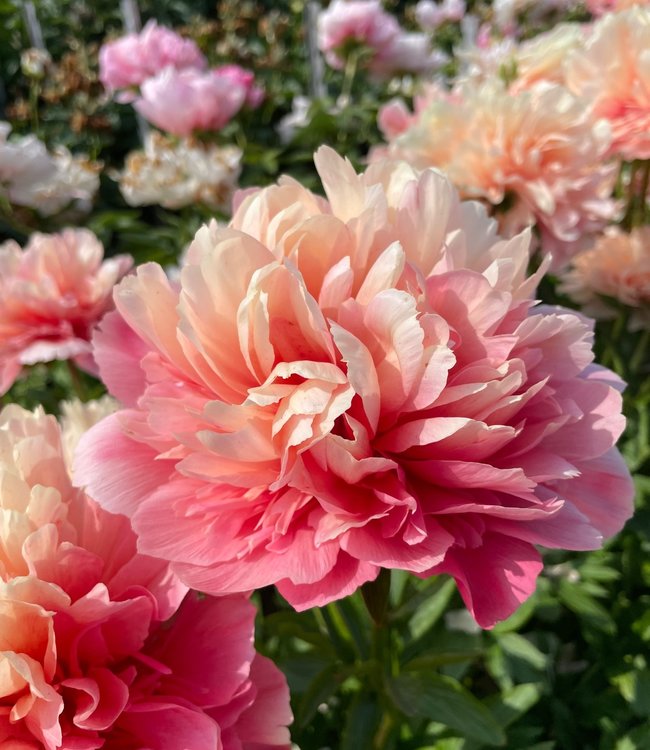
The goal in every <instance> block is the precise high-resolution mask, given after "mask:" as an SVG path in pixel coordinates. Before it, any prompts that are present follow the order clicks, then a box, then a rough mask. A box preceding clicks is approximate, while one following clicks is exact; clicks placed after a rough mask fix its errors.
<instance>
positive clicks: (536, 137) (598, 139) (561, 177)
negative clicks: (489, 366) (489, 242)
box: [373, 81, 617, 269]
mask: <svg viewBox="0 0 650 750" xmlns="http://www.w3.org/2000/svg"><path fill="white" fill-rule="evenodd" d="M609 146H610V132H609V127H608V124H607V122H606V121H605V120H594V118H593V117H592V114H591V112H590V110H589V107H588V106H587V105H586V103H585V101H584V100H581V99H578V98H576V97H574V96H573V95H572V94H570V93H569V92H568V91H567V90H566V89H565V88H563V87H562V86H559V85H555V84H549V83H544V82H543V83H538V84H536V85H533V86H532V87H531V88H530V89H527V90H522V91H517V92H509V91H507V90H506V89H505V87H504V86H502V85H501V84H499V83H498V82H494V81H493V82H491V83H484V84H479V85H472V84H468V85H466V86H465V87H464V88H462V89H459V90H456V91H455V92H453V93H452V94H450V95H447V96H444V95H441V96H439V97H438V98H437V99H435V100H433V101H432V102H431V104H430V105H429V106H428V107H425V108H424V109H422V110H421V112H420V114H419V116H416V117H414V119H413V121H412V123H411V125H410V126H409V127H408V128H407V129H406V130H403V131H402V132H401V133H398V135H397V137H396V138H394V139H393V141H392V143H391V144H390V146H389V149H388V151H389V153H391V154H393V155H395V156H399V157H401V158H405V159H407V160H408V161H409V162H410V163H412V164H414V165H415V166H417V167H419V168H424V167H426V166H436V167H440V168H442V169H444V170H445V171H447V173H448V174H449V176H450V178H451V179H452V181H453V182H454V184H455V185H457V186H458V187H459V189H460V190H461V192H462V193H463V194H464V195H465V196H468V197H473V198H481V199H484V200H486V201H488V202H489V203H490V204H492V205H493V206H495V207H499V208H498V209H497V210H498V211H499V212H500V214H499V215H500V218H501V222H502V228H503V230H504V231H505V232H506V233H507V234H508V235H512V234H514V233H516V232H518V231H520V230H521V229H522V228H523V227H525V226H527V225H530V224H533V223H536V224H537V226H538V228H539V229H540V232H541V235H542V249H543V250H544V252H546V253H552V254H553V266H554V268H556V269H557V268H560V267H562V266H563V265H565V264H566V263H567V261H568V259H569V258H570V257H571V255H572V254H575V252H577V251H578V249H581V248H582V245H581V243H583V242H584V236H585V235H586V234H588V233H593V232H596V231H599V230H601V229H602V228H603V227H604V226H605V224H606V223H607V221H609V220H611V219H612V218H613V217H614V216H615V215H616V205H615V203H614V201H613V200H612V198H611V194H612V190H613V187H614V181H615V178H616V169H617V167H616V165H615V164H609V163H606V161H605V157H606V156H607V154H608V153H609ZM373 158H374V157H373ZM504 201H506V203H507V208H506V206H502V205H501V204H503V202H504Z"/></svg>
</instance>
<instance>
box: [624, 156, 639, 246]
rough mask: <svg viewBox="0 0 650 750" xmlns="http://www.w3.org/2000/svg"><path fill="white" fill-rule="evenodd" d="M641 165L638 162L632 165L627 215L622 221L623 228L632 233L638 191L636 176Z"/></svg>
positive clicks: (626, 208) (628, 188) (628, 187)
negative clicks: (636, 189) (636, 188)
mask: <svg viewBox="0 0 650 750" xmlns="http://www.w3.org/2000/svg"><path fill="white" fill-rule="evenodd" d="M640 165H641V162H640V161H638V160H635V161H633V162H632V163H631V164H630V181H629V183H628V185H627V200H626V206H625V214H624V216H623V218H622V219H621V226H622V227H623V229H625V230H626V231H628V232H629V231H630V229H631V228H632V226H633V224H634V213H635V205H636V191H635V189H634V188H635V182H636V175H637V172H638V171H639V167H640Z"/></svg>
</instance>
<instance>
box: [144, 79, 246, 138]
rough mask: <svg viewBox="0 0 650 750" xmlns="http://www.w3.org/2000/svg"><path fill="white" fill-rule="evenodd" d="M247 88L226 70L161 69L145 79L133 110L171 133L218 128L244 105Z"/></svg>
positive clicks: (183, 134)
mask: <svg viewBox="0 0 650 750" xmlns="http://www.w3.org/2000/svg"><path fill="white" fill-rule="evenodd" d="M248 95H249V90H248V89H247V88H245V87H244V86H241V85H234V84H233V82H232V80H231V76H230V75H229V74H228V73H225V74H224V73H223V72H219V70H218V69H215V70H208V71H202V70H193V69H187V70H175V69H174V68H165V69H164V70H163V71H162V72H161V73H159V74H158V75H157V76H155V77H153V78H149V79H147V80H146V81H145V82H144V83H143V84H142V88H141V90H140V97H139V98H138V99H136V100H135V102H134V104H133V106H134V107H135V109H136V110H137V111H138V112H139V113H140V114H141V115H142V116H143V117H144V118H145V119H146V120H148V121H149V122H150V123H151V124H152V125H155V126H156V127H157V128H160V129H161V130H164V131H166V132H167V133H173V134H174V135H181V136H187V135H191V134H192V133H193V132H194V131H196V130H221V129H222V128H223V127H224V126H225V125H227V124H228V123H229V122H230V120H231V119H232V118H233V117H234V116H235V115H236V114H237V112H239V110H240V109H241V108H242V107H243V106H244V104H245V102H246V98H247V96H248Z"/></svg>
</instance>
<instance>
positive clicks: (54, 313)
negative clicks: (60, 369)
mask: <svg viewBox="0 0 650 750" xmlns="http://www.w3.org/2000/svg"><path fill="white" fill-rule="evenodd" d="M103 255H104V248H103V247H102V245H101V243H100V242H99V240H98V239H97V237H95V235H94V234H93V233H92V232H90V231H88V230H86V229H67V230H65V231H63V232H61V233H60V234H53V235H47V234H34V235H32V236H31V238H30V240H29V242H28V244H27V245H26V247H25V248H24V249H21V248H20V246H19V245H18V244H17V243H16V242H14V241H8V242H5V243H4V244H2V245H0V299H1V300H2V305H0V393H5V392H6V391H7V390H8V389H9V388H10V387H11V385H12V384H13V382H14V381H15V379H16V378H17V377H18V375H19V374H20V371H21V369H22V367H23V366H24V365H32V364H35V363H36V362H49V361H51V360H55V359H74V360H75V362H76V363H77V364H78V365H79V366H81V367H83V368H84V369H87V370H90V371H91V372H94V371H95V365H94V361H93V358H92V352H91V345H90V337H91V333H92V330H93V327H94V326H95V325H96V324H97V322H98V321H99V320H100V318H101V317H102V315H104V313H105V312H106V311H107V310H108V309H109V308H110V307H111V306H112V299H111V295H112V292H113V286H114V285H115V283H116V282H117V281H119V280H120V279H121V278H122V277H123V276H124V274H125V273H127V271H128V270H129V269H130V268H131V263H132V261H131V258H130V257H129V256H126V255H122V256H116V257H113V258H111V259H110V260H106V261H104V262H102V259H103Z"/></svg>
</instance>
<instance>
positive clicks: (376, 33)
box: [318, 0, 401, 68]
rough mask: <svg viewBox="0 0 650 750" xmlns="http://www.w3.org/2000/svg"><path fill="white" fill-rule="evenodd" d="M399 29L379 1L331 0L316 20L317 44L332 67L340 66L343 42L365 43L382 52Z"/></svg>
mask: <svg viewBox="0 0 650 750" xmlns="http://www.w3.org/2000/svg"><path fill="white" fill-rule="evenodd" d="M400 32H401V29H400V26H399V24H398V22H397V20H396V19H395V18H394V17H393V16H391V15H390V13H386V11H385V10H384V9H383V8H382V6H381V2H380V0H332V2H331V3H330V5H329V7H328V8H327V10H325V11H323V12H322V13H321V14H320V16H319V19H318V46H319V48H320V49H321V51H322V52H324V53H325V57H326V58H327V62H328V63H329V64H330V65H331V66H332V67H333V68H342V67H343V65H344V62H345V54H344V53H343V48H344V47H345V45H348V44H351V43H352V44H359V45H364V46H365V47H368V48H370V50H372V51H373V52H374V53H375V55H376V54H381V52H382V51H383V50H385V49H386V48H387V47H388V46H389V45H391V44H392V43H393V41H394V40H395V39H396V37H397V36H399V34H400Z"/></svg>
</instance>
